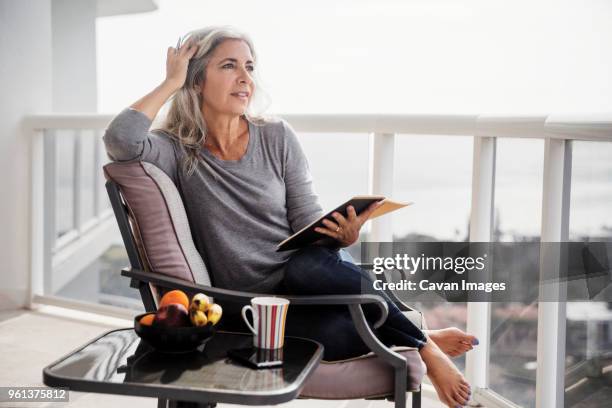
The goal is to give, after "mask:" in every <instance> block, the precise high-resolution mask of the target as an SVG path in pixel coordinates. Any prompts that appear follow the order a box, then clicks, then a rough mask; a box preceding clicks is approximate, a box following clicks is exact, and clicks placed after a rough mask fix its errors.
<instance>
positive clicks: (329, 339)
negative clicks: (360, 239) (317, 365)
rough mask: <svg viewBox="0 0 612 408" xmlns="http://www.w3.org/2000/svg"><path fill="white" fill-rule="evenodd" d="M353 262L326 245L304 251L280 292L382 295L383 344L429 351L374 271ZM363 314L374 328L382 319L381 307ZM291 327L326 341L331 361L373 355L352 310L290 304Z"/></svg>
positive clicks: (295, 256) (288, 267) (294, 332)
mask: <svg viewBox="0 0 612 408" xmlns="http://www.w3.org/2000/svg"><path fill="white" fill-rule="evenodd" d="M343 252H344V253H343ZM343 258H344V259H343ZM349 258H350V256H349V255H348V253H346V252H345V251H344V250H340V251H338V250H333V249H329V248H325V247H321V246H308V247H305V248H302V249H300V250H299V251H296V252H295V253H293V255H292V256H291V258H290V259H289V261H288V262H287V265H286V268H285V276H284V279H283V281H282V282H281V285H280V287H279V288H278V290H277V294H279V295H282V294H286V295H302V296H308V295H356V294H362V293H368V294H376V295H380V296H382V297H383V298H384V299H385V300H386V301H387V305H388V307H389V316H388V317H387V320H386V321H385V323H384V324H383V325H382V326H381V327H379V328H378V329H376V330H374V333H375V334H376V336H377V337H378V338H379V340H380V341H381V342H383V343H384V344H385V345H386V346H392V345H395V346H410V347H418V348H419V349H420V348H421V347H423V345H424V344H425V342H426V341H427V339H426V337H425V335H424V334H423V332H422V331H421V330H420V329H419V328H418V327H416V326H415V325H414V324H413V323H412V322H411V321H410V320H409V319H408V318H407V317H406V316H404V315H403V314H402V312H401V311H400V310H399V309H398V308H397V306H395V304H394V303H393V301H392V300H391V299H390V298H389V297H388V296H387V295H386V294H385V293H384V292H382V291H378V290H375V289H374V288H373V287H372V282H373V280H372V278H371V277H370V276H369V275H368V273H367V272H365V271H364V270H362V269H361V268H360V267H358V266H357V265H355V264H354V263H353V262H350V261H349V260H347V259H349ZM224 309H225V306H224ZM363 310H364V314H365V316H366V319H367V321H368V322H369V323H370V325H371V324H372V323H374V322H375V321H376V320H377V319H378V318H379V317H380V311H379V308H378V306H376V305H364V306H363ZM238 319H239V320H242V319H240V318H237V317H233V318H231V321H234V322H236V321H237V320H238ZM223 320H224V319H221V321H222V322H223ZM228 320H230V319H228ZM226 321H227V320H226ZM286 324H287V326H286V329H285V334H286V335H289V336H298V337H306V338H310V339H313V340H316V341H318V342H320V343H322V344H323V346H324V347H325V352H324V356H323V358H324V359H325V360H328V361H333V360H342V359H346V358H351V357H356V356H359V355H362V354H366V353H368V352H370V349H369V348H368V347H367V346H366V345H365V343H364V342H363V341H362V340H361V338H360V337H359V334H358V333H357V329H356V328H355V325H354V324H353V321H352V319H351V316H350V313H349V311H348V308H347V307H346V306H297V305H289V309H288V313H287V322H286ZM247 331H248V329H247Z"/></svg>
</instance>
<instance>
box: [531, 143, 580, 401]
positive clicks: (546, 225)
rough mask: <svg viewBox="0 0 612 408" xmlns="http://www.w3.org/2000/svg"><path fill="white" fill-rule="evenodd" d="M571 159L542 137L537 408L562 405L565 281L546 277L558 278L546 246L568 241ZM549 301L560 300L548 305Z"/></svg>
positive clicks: (564, 146)
mask: <svg viewBox="0 0 612 408" xmlns="http://www.w3.org/2000/svg"><path fill="white" fill-rule="evenodd" d="M571 156H572V150H571V142H570V141H566V140H563V139H553V138H546V140H545V142H544V180H543V189H542V190H543V192H542V234H541V240H540V242H541V243H542V244H543V245H542V246H541V247H540V249H541V250H540V289H539V299H540V301H539V303H538V345H537V350H538V354H537V356H538V357H537V358H538V366H537V374H536V407H537V408H556V407H562V406H563V404H564V391H565V384H564V383H565V381H564V380H565V379H564V377H565V338H566V303H565V302H564V301H562V300H563V295H564V294H565V293H566V290H567V282H561V281H560V280H559V279H554V277H552V276H550V275H551V274H556V277H557V278H559V274H558V273H559V265H560V264H559V261H560V258H559V256H560V251H554V250H551V249H553V248H551V245H550V244H548V245H547V244H546V243H550V242H564V241H567V240H568V235H569V234H568V228H569V199H570V186H571V164H572V163H571V161H572V158H571ZM544 278H545V279H546V280H547V282H546V283H544ZM550 278H553V279H550ZM551 299H560V300H561V301H558V302H552V301H550V300H551Z"/></svg>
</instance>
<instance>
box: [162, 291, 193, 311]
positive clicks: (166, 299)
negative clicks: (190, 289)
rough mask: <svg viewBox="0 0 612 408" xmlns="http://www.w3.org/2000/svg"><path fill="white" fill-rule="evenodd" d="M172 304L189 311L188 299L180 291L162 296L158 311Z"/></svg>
mask: <svg viewBox="0 0 612 408" xmlns="http://www.w3.org/2000/svg"><path fill="white" fill-rule="evenodd" d="M172 303H178V304H179V305H183V306H185V309H187V310H189V297H188V296H187V295H186V294H185V292H183V291H182V290H171V291H170V292H168V293H166V294H165V295H164V296H162V298H161V301H160V302H159V309H161V308H162V307H164V306H168V305H170V304H172Z"/></svg>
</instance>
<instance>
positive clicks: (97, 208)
mask: <svg viewBox="0 0 612 408" xmlns="http://www.w3.org/2000/svg"><path fill="white" fill-rule="evenodd" d="M92 137H93V143H94V153H93V154H94V159H93V168H92V169H90V171H91V172H92V173H93V182H94V189H93V216H94V217H95V218H98V219H101V218H100V217H101V215H102V206H101V205H100V191H101V190H102V178H101V177H100V173H102V160H101V158H100V150H101V148H102V146H101V144H102V138H101V137H100V135H99V132H98V131H97V130H94V134H93V136H92Z"/></svg>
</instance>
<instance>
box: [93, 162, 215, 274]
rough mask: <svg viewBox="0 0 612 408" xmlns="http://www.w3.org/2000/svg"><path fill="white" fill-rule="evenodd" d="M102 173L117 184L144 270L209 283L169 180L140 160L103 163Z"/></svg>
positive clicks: (182, 210)
mask: <svg viewBox="0 0 612 408" xmlns="http://www.w3.org/2000/svg"><path fill="white" fill-rule="evenodd" d="M104 175H105V177H106V178H107V179H110V180H112V181H114V182H115V183H117V184H118V185H119V190H120V191H121V195H122V196H123V199H124V201H125V203H126V205H127V207H128V209H129V212H130V215H131V217H132V219H133V221H134V224H135V225H134V226H133V228H134V229H136V231H134V235H135V236H136V237H137V239H138V241H140V242H139V245H140V246H141V249H142V252H144V254H143V256H141V259H142V258H144V259H142V260H143V262H144V263H145V269H148V270H150V271H154V272H157V273H161V274H164V275H167V276H172V277H175V278H179V279H183V280H187V281H190V282H194V283H199V284H202V285H210V276H209V274H208V271H207V269H206V265H205V264H204V261H203V260H202V257H201V256H200V254H199V252H198V251H197V249H196V248H195V245H194V243H193V238H192V236H191V230H190V228H189V222H188V219H187V214H186V212H185V207H184V206H183V201H182V198H181V196H180V194H179V192H178V190H177V188H176V186H175V185H174V182H173V181H172V179H170V177H168V176H167V175H166V173H164V172H163V171H162V170H161V169H159V168H158V167H157V166H155V165H154V164H151V163H148V162H142V161H132V162H112V163H109V164H107V165H105V166H104Z"/></svg>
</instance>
